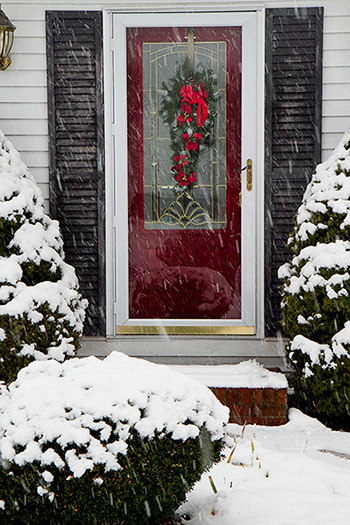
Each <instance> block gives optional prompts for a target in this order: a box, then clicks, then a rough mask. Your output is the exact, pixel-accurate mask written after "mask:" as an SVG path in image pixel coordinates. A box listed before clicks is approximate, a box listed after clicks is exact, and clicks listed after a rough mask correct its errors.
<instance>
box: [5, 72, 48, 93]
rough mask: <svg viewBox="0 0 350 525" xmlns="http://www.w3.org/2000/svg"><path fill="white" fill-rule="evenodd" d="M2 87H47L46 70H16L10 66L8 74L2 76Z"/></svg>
mask: <svg viewBox="0 0 350 525" xmlns="http://www.w3.org/2000/svg"><path fill="white" fill-rule="evenodd" d="M1 86H2V87H5V86H7V87H11V88H12V87H21V86H26V87H45V88H46V72H45V71H15V70H13V69H11V68H9V69H8V70H7V71H6V74H3V75H2V76H1Z"/></svg>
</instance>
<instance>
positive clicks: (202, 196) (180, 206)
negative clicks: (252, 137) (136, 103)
mask: <svg viewBox="0 0 350 525" xmlns="http://www.w3.org/2000/svg"><path fill="white" fill-rule="evenodd" d="M187 33H188V34H187V35H186V37H187V43H186V42H143V44H142V76H143V144H144V150H143V161H144V225H145V228H146V229H165V228H204V229H207V228H225V226H226V68H225V64H226V48H227V43H226V42H225V41H224V42H223V41H217V42H215V41H214V42H211V41H209V42H201V41H199V42H196V40H195V39H196V31H195V30H194V29H190V30H189V31H188V32H187ZM186 37H185V38H186ZM186 65H187V70H188V74H189V75H190V76H191V77H192V79H194V78H195V77H196V71H197V72H199V74H201V77H202V78H203V80H204V83H205V81H207V82H208V84H209V87H210V88H211V90H212V91H213V92H212V93H211V95H212V100H211V101H210V106H211V107H210V109H209V111H210V112H211V118H212V120H211V126H210V128H209V129H208V130H206V131H207V132H208V133H209V134H210V137H208V138H209V141H210V147H203V149H201V150H200V154H199V155H198V157H199V158H198V162H197V165H196V181H195V184H191V186H190V188H187V187H186V186H183V185H179V186H178V185H177V183H176V182H177V181H176V178H175V181H174V180H172V179H173V177H174V176H175V174H174V172H175V173H177V177H178V171H176V169H175V170H174V169H173V172H172V171H171V166H174V165H176V162H175V161H173V162H172V163H170V165H169V162H170V160H171V158H172V157H173V156H174V153H173V152H172V148H171V137H170V134H169V127H167V126H166V122H165V121H164V120H165V119H164V116H163V118H162V115H164V111H165V110H164V106H165V107H167V106H169V102H172V101H171V100H170V101H168V104H167V101H166V97H168V98H170V99H171V98H172V97H171V95H174V93H169V90H168V89H169V88H168V89H167V86H169V76H170V75H172V74H173V78H174V72H176V73H175V77H176V75H181V76H182V77H184V76H186V75H184V74H183V69H184V67H186ZM183 81H184V82H185V81H186V78H183ZM192 82H193V80H192ZM180 84H181V83H180ZM177 85H178V82H176V85H175V88H176V87H182V86H177ZM177 101H178V100H176V99H175V100H174V102H175V103H176V102H177ZM204 102H205V104H207V101H206V100H205V101H204ZM188 108H189V111H190V114H188V115H187V114H186V113H183V112H181V103H180V104H179V116H180V117H181V120H180V121H179V122H180V124H181V126H179V124H178V123H175V124H174V125H175V126H178V127H180V128H182V129H183V130H184V131H185V130H186V129H187V126H188V125H191V124H192V123H193V121H194V117H195V115H192V113H193V112H194V111H195V109H193V105H192V106H191V105H189V106H188ZM186 116H187V119H186ZM188 120H190V121H191V122H188ZM171 125H172V123H171V122H170V126H171ZM201 127H202V126H201ZM200 147H201V148H202V145H200ZM179 149H181V148H179ZM182 149H183V151H182V153H183V154H184V153H186V148H185V145H183V148H182ZM174 182H175V185H174ZM185 183H186V179H185ZM174 190H177V191H174Z"/></svg>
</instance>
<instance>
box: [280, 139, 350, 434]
mask: <svg viewBox="0 0 350 525" xmlns="http://www.w3.org/2000/svg"><path fill="white" fill-rule="evenodd" d="M349 239H350V131H349V132H347V133H346V134H345V136H344V137H343V139H342V140H341V142H340V143H339V145H338V146H337V148H336V149H335V151H334V153H333V154H332V155H331V157H330V158H329V159H328V160H327V161H326V162H324V163H323V164H320V165H319V166H317V169H316V173H315V174H314V175H313V177H312V180H311V182H310V183H309V185H308V187H307V189H306V191H305V194H304V198H303V202H302V204H301V206H300V208H299V210H298V213H297V216H296V223H295V227H294V230H293V232H292V234H291V236H290V239H289V241H288V245H289V248H290V250H291V252H292V259H291V261H290V262H289V263H287V264H285V265H283V266H282V267H281V268H280V270H279V277H280V278H281V279H283V281H284V285H283V291H282V313H283V326H284V330H285V333H286V335H288V336H289V337H290V339H291V343H290V344H289V345H288V348H287V351H288V357H289V359H290V363H291V365H292V367H293V369H294V373H293V375H292V382H293V385H294V387H295V398H294V399H295V401H296V402H297V403H298V406H300V408H301V409H303V410H305V411H307V412H308V413H311V414H316V415H318V417H319V418H321V419H322V420H323V421H325V422H327V423H329V424H332V423H333V424H339V425H342V426H344V425H345V426H348V425H349V426H350V422H349V420H350V381H349V377H350V376H349V374H350V353H349V351H350V325H349V321H350V241H349Z"/></svg>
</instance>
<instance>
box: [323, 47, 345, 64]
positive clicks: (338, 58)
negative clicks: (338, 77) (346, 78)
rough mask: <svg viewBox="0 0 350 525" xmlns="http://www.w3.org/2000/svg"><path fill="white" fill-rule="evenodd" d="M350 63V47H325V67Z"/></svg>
mask: <svg viewBox="0 0 350 525" xmlns="http://www.w3.org/2000/svg"><path fill="white" fill-rule="evenodd" d="M349 64H350V49H335V50H328V49H325V51H324V53H323V65H324V66H325V67H341V66H343V67H347V66H349Z"/></svg>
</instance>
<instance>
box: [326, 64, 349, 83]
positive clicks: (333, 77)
mask: <svg viewBox="0 0 350 525" xmlns="http://www.w3.org/2000/svg"><path fill="white" fill-rule="evenodd" d="M323 82H324V84H334V83H336V82H345V83H349V82H350V65H349V66H348V67H325V68H324V69H323Z"/></svg>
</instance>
